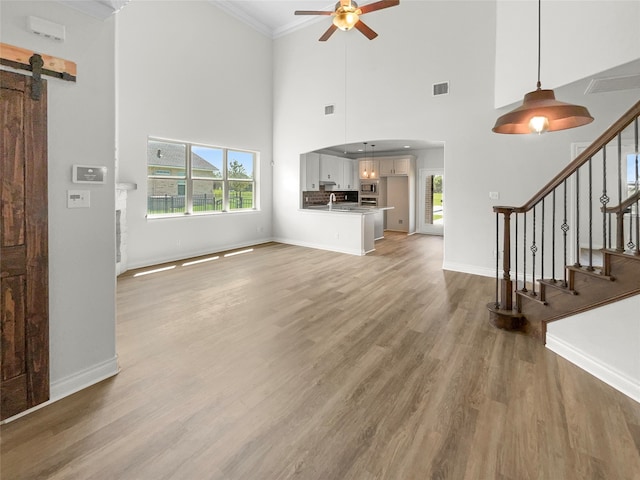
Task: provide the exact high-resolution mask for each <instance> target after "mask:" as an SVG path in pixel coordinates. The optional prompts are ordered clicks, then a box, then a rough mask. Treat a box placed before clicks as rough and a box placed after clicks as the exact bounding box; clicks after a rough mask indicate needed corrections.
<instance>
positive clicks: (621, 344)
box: [547, 295, 640, 402]
mask: <svg viewBox="0 0 640 480" xmlns="http://www.w3.org/2000/svg"><path fill="white" fill-rule="evenodd" d="M639 311H640V295H636V296H635V297H631V298H628V299H626V300H622V301H620V302H616V303H613V304H611V305H606V306H604V307H601V308H598V309H596V310H590V311H588V312H585V313H582V314H580V315H575V316H573V317H569V318H567V319H565V320H561V321H558V322H552V323H550V324H549V325H548V327H547V347H548V348H549V349H551V350H553V351H554V352H556V353H558V354H559V355H562V356H563V357H565V358H566V359H567V360H569V361H571V362H573V363H575V364H576V365H578V366H580V367H581V368H583V369H585V370H587V371H588V372H590V373H591V374H593V375H594V376H596V377H598V378H599V379H601V380H602V381H604V382H606V383H608V384H609V385H611V386H613V387H614V388H617V389H618V390H620V391H621V392H623V393H625V394H626V395H628V396H630V397H631V398H633V399H635V400H636V401H638V402H640V316H639V315H638V312H639ZM612 346H615V348H612Z"/></svg>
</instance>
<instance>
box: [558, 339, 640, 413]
mask: <svg viewBox="0 0 640 480" xmlns="http://www.w3.org/2000/svg"><path fill="white" fill-rule="evenodd" d="M547 348H548V349H549V350H551V351H552V352H554V353H557V354H558V355H560V356H561V357H562V358H564V359H566V360H568V361H570V362H571V363H573V364H574V365H576V366H578V367H580V368H581V369H583V370H584V371H586V372H588V373H590V374H591V375H593V376H594V377H596V378H598V379H600V380H602V381H603V382H604V383H606V384H607V385H609V386H611V387H613V388H615V389H616V390H618V391H619V392H622V393H624V394H625V395H626V396H628V397H630V398H632V399H633V400H635V401H636V402H638V403H640V383H639V382H638V380H635V379H633V378H629V377H628V376H627V375H625V374H623V373H621V372H619V371H617V370H616V369H615V368H613V367H611V366H610V365H607V364H605V363H602V362H601V361H600V360H598V359H596V358H594V357H592V356H590V355H589V354H588V353H586V352H584V351H582V350H580V349H578V348H576V347H574V346H573V345H571V344H569V343H567V342H565V341H563V340H561V339H559V338H558V337H555V336H553V335H552V334H550V333H547Z"/></svg>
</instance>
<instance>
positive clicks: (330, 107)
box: [324, 105, 335, 115]
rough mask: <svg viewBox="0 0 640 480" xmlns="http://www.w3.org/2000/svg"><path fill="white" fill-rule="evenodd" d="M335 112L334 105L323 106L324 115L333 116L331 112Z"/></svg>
mask: <svg viewBox="0 0 640 480" xmlns="http://www.w3.org/2000/svg"><path fill="white" fill-rule="evenodd" d="M334 110H335V105H325V106H324V114H325V115H333V111H334Z"/></svg>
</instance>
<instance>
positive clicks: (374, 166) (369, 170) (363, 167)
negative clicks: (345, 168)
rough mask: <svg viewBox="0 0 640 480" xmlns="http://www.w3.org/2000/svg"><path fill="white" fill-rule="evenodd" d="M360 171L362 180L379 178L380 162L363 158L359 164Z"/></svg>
mask: <svg viewBox="0 0 640 480" xmlns="http://www.w3.org/2000/svg"><path fill="white" fill-rule="evenodd" d="M358 171H359V176H360V179H361V180H366V179H376V178H379V177H380V162H379V161H378V160H372V159H370V158H363V159H361V160H360V162H359V167H358Z"/></svg>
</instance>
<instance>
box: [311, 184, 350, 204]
mask: <svg viewBox="0 0 640 480" xmlns="http://www.w3.org/2000/svg"><path fill="white" fill-rule="evenodd" d="M332 193H335V194H336V202H356V203H357V202H358V192H333V191H328V190H327V191H325V190H324V186H322V185H321V186H320V191H319V192H302V206H303V208H304V207H307V206H309V205H326V204H327V203H329V196H330V195H331V194H332Z"/></svg>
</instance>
